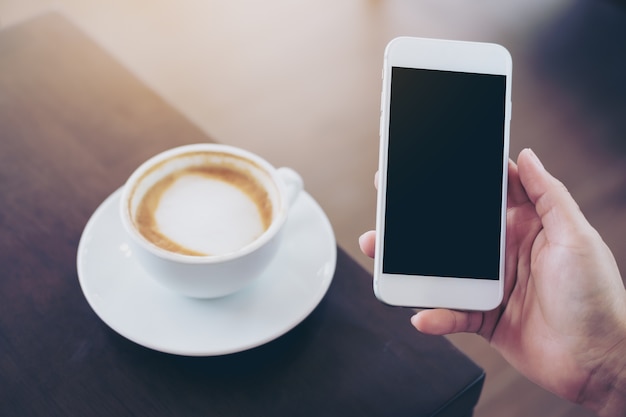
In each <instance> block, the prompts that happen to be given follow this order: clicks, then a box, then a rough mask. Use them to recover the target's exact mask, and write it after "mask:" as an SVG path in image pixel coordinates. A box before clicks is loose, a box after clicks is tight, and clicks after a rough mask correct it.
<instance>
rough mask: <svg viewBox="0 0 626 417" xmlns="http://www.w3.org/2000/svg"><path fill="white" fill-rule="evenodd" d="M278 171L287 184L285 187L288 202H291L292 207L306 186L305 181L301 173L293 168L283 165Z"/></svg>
mask: <svg viewBox="0 0 626 417" xmlns="http://www.w3.org/2000/svg"><path fill="white" fill-rule="evenodd" d="M276 171H277V172H278V176H279V177H280V178H281V179H282V180H283V183H284V184H285V188H286V190H287V202H288V203H289V207H291V206H292V205H293V203H294V202H295V201H296V198H298V195H300V192H301V191H302V189H303V188H304V181H302V177H301V176H300V174H298V173H297V172H296V171H294V170H293V169H291V168H287V167H281V168H278V169H277V170H276Z"/></svg>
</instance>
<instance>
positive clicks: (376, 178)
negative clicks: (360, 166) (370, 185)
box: [374, 171, 378, 190]
mask: <svg viewBox="0 0 626 417" xmlns="http://www.w3.org/2000/svg"><path fill="white" fill-rule="evenodd" d="M374 187H376V189H377V190H378V171H376V174H374Z"/></svg>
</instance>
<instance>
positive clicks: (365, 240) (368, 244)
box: [359, 230, 376, 258]
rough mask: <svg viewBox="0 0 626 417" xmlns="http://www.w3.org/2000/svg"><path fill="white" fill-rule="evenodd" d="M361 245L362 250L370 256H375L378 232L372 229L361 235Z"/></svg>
mask: <svg viewBox="0 0 626 417" xmlns="http://www.w3.org/2000/svg"><path fill="white" fill-rule="evenodd" d="M359 247H360V248H361V252H363V253H364V254H365V255H367V256H369V257H370V258H373V257H374V249H375V248H376V232H375V231H374V230H370V231H369V232H365V233H363V234H362V235H361V236H360V237H359Z"/></svg>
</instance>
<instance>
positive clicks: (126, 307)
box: [76, 190, 337, 356]
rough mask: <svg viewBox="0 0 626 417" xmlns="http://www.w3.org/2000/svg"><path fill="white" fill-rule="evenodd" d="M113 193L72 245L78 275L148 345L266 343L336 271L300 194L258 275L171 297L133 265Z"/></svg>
mask: <svg viewBox="0 0 626 417" xmlns="http://www.w3.org/2000/svg"><path fill="white" fill-rule="evenodd" d="M119 198H120V190H117V191H116V192H114V193H113V194H112V195H111V196H109V197H108V198H107V199H106V200H105V201H104V202H103V203H102V204H101V205H100V207H98V209H97V210H96V211H95V212H94V214H93V215H92V217H91V219H89V222H87V225H86V226H85V230H84V231H83V234H82V237H81V239H80V243H79V245H78V255H77V260H76V263H77V269H78V278H79V281H80V285H81V287H82V290H83V293H84V294H85V297H86V298H87V301H88V302H89V304H90V305H91V307H92V308H93V310H94V311H95V312H96V314H97V315H98V316H99V317H100V318H101V319H102V320H103V321H104V322H105V323H106V324H107V325H109V326H110V327H111V328H112V329H113V330H115V331H116V332H117V333H119V334H121V335H122V336H124V337H126V338H128V339H130V340H132V341H134V342H136V343H138V344H140V345H143V346H146V347H148V348H151V349H155V350H158V351H161V352H167V353H173V354H178V355H187V356H214V355H223V354H228V353H234V352H240V351H243V350H247V349H250V348H253V347H256V346H259V345H262V344H264V343H267V342H269V341H271V340H273V339H275V338H277V337H279V336H281V335H283V334H284V333H286V332H288V331H289V330H291V329H292V328H293V327H295V326H296V325H297V324H298V323H300V322H301V321H302V320H304V319H305V318H306V317H307V316H308V315H309V314H310V313H311V311H313V309H314V308H315V307H316V306H317V305H318V304H319V302H320V301H321V300H322V298H323V297H324V295H325V294H326V291H327V290H328V287H329V286H330V283H331V281H332V278H333V275H334V273H335V265H336V262H337V247H336V242H335V236H334V233H333V230H332V227H331V225H330V222H329V221H328V218H327V217H326V215H325V214H324V212H323V211H322V209H321V208H320V206H319V205H318V204H317V202H316V201H315V200H314V199H313V198H312V197H311V196H310V195H309V194H307V193H306V192H302V194H301V195H300V196H299V197H298V199H297V200H296V202H295V204H294V206H293V208H292V209H291V211H290V213H289V219H288V221H287V223H286V224H285V226H284V227H285V228H286V229H285V231H284V232H285V234H284V236H283V241H282V246H281V249H280V251H279V254H278V255H277V257H276V259H274V261H272V263H271V264H270V266H269V267H268V269H267V270H266V271H265V273H264V274H263V275H262V276H261V277H260V278H259V279H258V280H257V281H255V282H254V283H252V284H251V285H250V286H248V287H246V288H245V289H243V290H241V291H240V292H237V293H235V294H233V295H231V296H228V297H224V298H220V299H214V300H196V299H190V298H186V297H183V296H180V295H177V294H175V293H173V292H171V291H169V290H167V289H165V288H164V287H161V286H160V285H159V284H157V283H156V282H154V281H153V280H152V278H150V276H149V275H148V274H147V273H146V272H145V271H144V270H143V268H142V267H141V265H139V264H137V261H136V259H135V256H133V254H132V253H131V251H130V249H129V247H128V244H127V237H126V234H125V232H124V230H123V229H122V225H121V222H120V220H119V213H118V205H119Z"/></svg>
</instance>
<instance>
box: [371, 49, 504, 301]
mask: <svg viewBox="0 0 626 417" xmlns="http://www.w3.org/2000/svg"><path fill="white" fill-rule="evenodd" d="M392 67H404V68H420V69H432V70H443V71H458V72H468V73H478V74H496V75H505V76H506V99H505V100H506V101H505V103H506V104H505V105H506V112H505V121H504V125H505V128H504V158H503V164H504V165H503V167H502V172H503V181H502V188H503V189H502V196H503V201H502V209H501V210H502V216H501V218H502V222H501V230H502V238H501V242H500V271H499V279H498V280H489V279H468V278H450V277H434V276H423V275H401V274H388V273H383V272H382V254H383V250H384V238H383V236H384V233H385V229H384V227H385V222H384V218H385V209H386V207H385V195H386V185H387V184H386V173H387V153H388V143H389V136H388V133H389V106H390V100H391V68H392ZM511 73H512V60H511V55H510V54H509V52H508V51H507V50H506V49H505V48H504V47H502V46H500V45H497V44H492V43H478V42H463V41H449V40H439V39H425V38H410V37H400V38H395V39H393V40H392V41H391V42H390V43H389V44H388V45H387V48H386V49H385V56H384V67H383V89H382V90H383V91H382V95H381V120H380V139H381V140H380V153H379V155H380V159H379V173H380V174H379V181H378V200H377V217H376V230H377V234H378V236H377V239H376V250H375V264H374V293H375V294H376V297H377V298H378V299H379V300H380V301H382V302H384V303H386V304H389V305H394V306H404V307H420V308H452V309H459V310H480V311H487V310H492V309H494V308H496V307H497V306H498V305H499V304H500V303H501V302H502V297H503V293H504V261H505V246H506V191H507V172H508V155H509V130H510V119H511Z"/></svg>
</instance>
